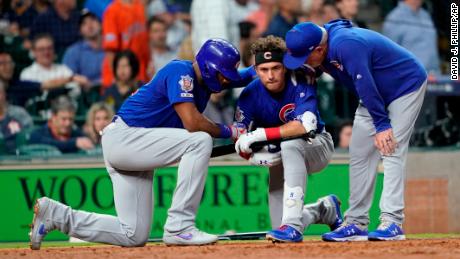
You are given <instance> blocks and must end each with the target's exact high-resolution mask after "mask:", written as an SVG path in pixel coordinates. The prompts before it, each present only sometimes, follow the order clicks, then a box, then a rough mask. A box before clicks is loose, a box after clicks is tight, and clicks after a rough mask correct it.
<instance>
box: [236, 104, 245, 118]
mask: <svg viewBox="0 0 460 259" xmlns="http://www.w3.org/2000/svg"><path fill="white" fill-rule="evenodd" d="M235 120H236V121H237V122H243V120H244V112H243V111H242V110H241V109H240V107H239V106H237V107H236V111H235Z"/></svg>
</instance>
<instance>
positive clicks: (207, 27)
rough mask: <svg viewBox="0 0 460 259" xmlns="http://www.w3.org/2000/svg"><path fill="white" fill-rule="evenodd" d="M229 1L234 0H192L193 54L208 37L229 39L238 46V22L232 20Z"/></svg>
mask: <svg viewBox="0 0 460 259" xmlns="http://www.w3.org/2000/svg"><path fill="white" fill-rule="evenodd" d="M230 1H234V0H213V1H208V0H193V2H192V6H191V10H190V15H191V18H192V34H191V35H192V46H193V52H194V53H195V54H196V53H197V52H198V50H199V49H200V47H201V46H202V45H203V43H204V42H205V41H207V40H208V39H209V38H222V39H225V40H228V41H230V42H231V43H232V44H233V45H234V46H239V44H240V38H239V35H240V32H239V28H238V22H237V23H235V22H234V20H232V17H231V16H232V15H233V13H231V11H230V10H231V9H230V8H231V7H230Z"/></svg>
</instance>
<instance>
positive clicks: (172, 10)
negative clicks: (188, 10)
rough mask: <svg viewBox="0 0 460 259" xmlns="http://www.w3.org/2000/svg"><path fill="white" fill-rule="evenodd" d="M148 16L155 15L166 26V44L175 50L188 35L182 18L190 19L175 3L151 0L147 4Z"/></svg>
mask: <svg viewBox="0 0 460 259" xmlns="http://www.w3.org/2000/svg"><path fill="white" fill-rule="evenodd" d="M148 15H149V17H150V18H152V17H157V18H158V19H160V20H162V21H163V22H164V24H165V26H166V31H167V36H166V44H167V45H168V46H169V48H170V49H172V50H174V51H177V49H178V48H179V47H180V44H181V43H182V41H183V40H184V39H185V38H186V37H187V36H188V34H189V33H188V31H187V25H186V24H185V22H184V20H183V19H188V20H189V19H190V17H186V16H189V15H184V14H183V13H181V12H180V10H179V9H178V8H177V6H176V5H167V4H165V2H164V1H163V0H152V1H151V2H150V4H149V6H148Z"/></svg>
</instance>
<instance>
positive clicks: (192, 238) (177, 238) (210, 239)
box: [163, 228, 218, 246]
mask: <svg viewBox="0 0 460 259" xmlns="http://www.w3.org/2000/svg"><path fill="white" fill-rule="evenodd" d="M217 240H218V236H216V235H212V234H208V233H205V232H203V231H200V230H198V229H196V228H193V229H192V230H189V231H184V232H182V233H180V234H178V235H171V234H169V233H167V232H165V233H164V234H163V243H165V244H166V245H167V246H190V245H192V246H193V245H210V244H214V243H216V242H217Z"/></svg>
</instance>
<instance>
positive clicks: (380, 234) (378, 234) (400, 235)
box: [368, 221, 406, 241]
mask: <svg viewBox="0 0 460 259" xmlns="http://www.w3.org/2000/svg"><path fill="white" fill-rule="evenodd" d="M368 237H369V240H370V241H388V240H405V239H406V236H405V235H404V232H403V231H402V228H401V226H400V225H398V224H396V223H393V222H389V221H383V222H382V223H380V225H379V227H378V228H377V230H375V231H372V232H370V233H369V236H368Z"/></svg>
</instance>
